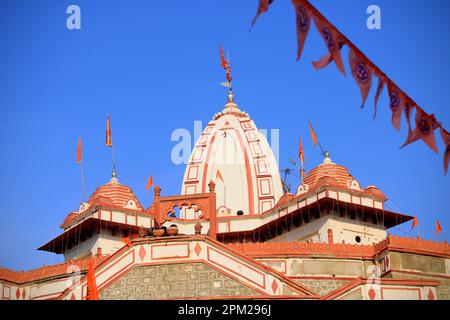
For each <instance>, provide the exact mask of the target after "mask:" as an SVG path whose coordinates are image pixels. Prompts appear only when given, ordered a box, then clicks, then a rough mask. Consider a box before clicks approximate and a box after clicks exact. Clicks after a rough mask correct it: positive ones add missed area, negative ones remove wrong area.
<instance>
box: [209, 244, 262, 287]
mask: <svg viewBox="0 0 450 320" xmlns="http://www.w3.org/2000/svg"><path fill="white" fill-rule="evenodd" d="M210 250H211V251H215V252H216V253H217V254H219V255H221V256H224V257H225V258H228V259H230V260H233V261H234V262H236V263H237V264H240V265H244V266H245V267H247V268H248V269H250V270H252V271H254V272H255V273H257V274H259V275H261V276H262V278H263V284H262V285H261V284H259V283H257V282H255V281H254V280H252V279H249V278H247V277H245V276H244V275H242V274H239V272H237V271H235V270H232V269H230V268H229V267H227V266H226V265H223V264H221V263H220V262H218V261H214V260H211V257H210ZM206 256H207V261H211V263H215V264H216V265H219V266H220V267H222V268H224V269H226V270H228V271H229V272H233V273H235V274H238V275H239V276H240V277H242V278H244V279H246V280H248V281H250V282H252V283H254V284H256V285H258V286H259V287H261V288H262V289H264V290H265V289H266V275H265V274H264V273H262V272H260V271H259V270H257V269H255V268H253V267H251V266H249V265H247V264H245V263H243V262H242V261H240V260H237V259H235V258H233V257H231V256H229V255H225V254H224V253H223V252H220V251H219V250H216V249H213V248H211V247H207V248H206Z"/></svg>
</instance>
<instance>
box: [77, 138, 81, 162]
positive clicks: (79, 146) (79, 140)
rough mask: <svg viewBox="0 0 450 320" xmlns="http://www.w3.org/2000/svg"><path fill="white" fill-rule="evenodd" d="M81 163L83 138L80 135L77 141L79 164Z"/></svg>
mask: <svg viewBox="0 0 450 320" xmlns="http://www.w3.org/2000/svg"><path fill="white" fill-rule="evenodd" d="M80 163H81V138H80V137H78V143H77V164H80Z"/></svg>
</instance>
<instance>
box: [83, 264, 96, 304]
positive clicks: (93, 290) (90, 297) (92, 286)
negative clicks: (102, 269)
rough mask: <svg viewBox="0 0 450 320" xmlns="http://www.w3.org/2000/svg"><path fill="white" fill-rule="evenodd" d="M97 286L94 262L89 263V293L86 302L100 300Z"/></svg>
mask: <svg viewBox="0 0 450 320" xmlns="http://www.w3.org/2000/svg"><path fill="white" fill-rule="evenodd" d="M98 299H99V296H98V291H97V284H96V283H95V274H94V265H93V262H92V260H90V261H89V266H88V273H87V293H86V300H98Z"/></svg>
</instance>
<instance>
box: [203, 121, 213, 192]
mask: <svg viewBox="0 0 450 320" xmlns="http://www.w3.org/2000/svg"><path fill="white" fill-rule="evenodd" d="M205 130H206V129H205ZM216 135H217V131H216V132H214V135H213V136H212V137H211V143H210V144H209V146H208V147H207V148H208V152H207V154H206V159H205V166H204V167H203V178H202V189H201V190H202V193H205V192H206V186H207V184H208V183H209V182H207V181H206V178H207V174H208V166H209V158H210V157H211V152H212V147H213V144H214V141H215V140H216Z"/></svg>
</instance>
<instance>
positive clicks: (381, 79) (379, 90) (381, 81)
mask: <svg viewBox="0 0 450 320" xmlns="http://www.w3.org/2000/svg"><path fill="white" fill-rule="evenodd" d="M385 84H386V80H385V79H384V77H383V76H378V85H377V92H376V93H375V106H374V112H373V119H375V117H376V116H377V112H378V99H379V98H380V96H381V93H382V92H383V89H384V85H385Z"/></svg>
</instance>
